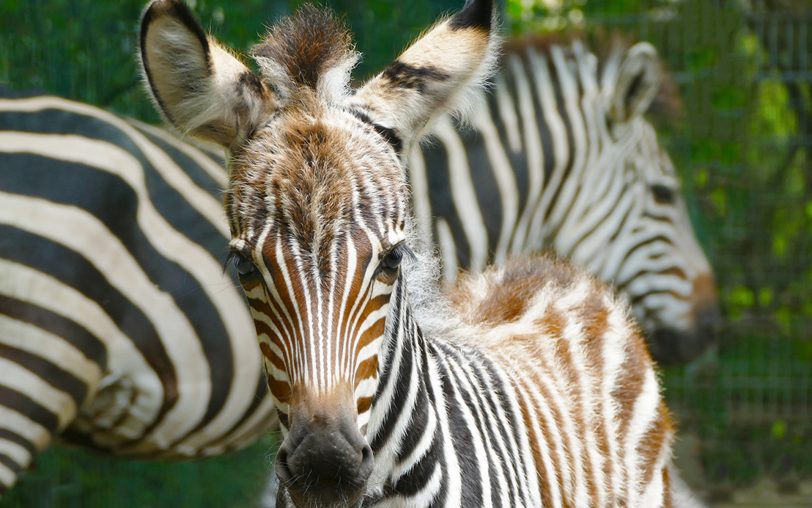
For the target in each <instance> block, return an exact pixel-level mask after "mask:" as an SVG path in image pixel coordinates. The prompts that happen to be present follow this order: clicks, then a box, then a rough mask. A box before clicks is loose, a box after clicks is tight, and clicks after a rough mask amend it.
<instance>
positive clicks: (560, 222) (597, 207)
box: [409, 39, 718, 362]
mask: <svg viewBox="0 0 812 508" xmlns="http://www.w3.org/2000/svg"><path fill="white" fill-rule="evenodd" d="M542 42H543V43H542ZM660 73H661V70H660V64H659V62H658V61H657V59H656V52H655V50H654V48H652V47H651V45H649V44H647V43H640V44H637V45H634V46H632V47H626V46H623V45H620V44H616V46H615V48H614V50H613V51H611V52H609V56H607V57H603V58H600V59H599V58H598V57H597V56H596V55H595V54H593V53H592V52H590V51H589V50H588V49H587V48H586V47H585V45H584V44H583V43H582V42H580V41H575V42H569V43H566V42H562V43H555V42H552V43H551V42H550V41H539V40H533V39H531V40H528V41H516V42H513V43H512V44H511V45H510V48H509V49H507V50H506V52H505V55H504V56H503V61H502V66H501V70H500V72H499V73H498V74H497V75H496V77H495V79H494V86H493V88H492V90H491V91H490V92H481V93H480V94H479V95H477V96H476V98H475V100H474V104H473V107H471V115H470V117H469V118H468V119H467V123H468V124H470V127H469V128H466V127H463V128H461V127H460V126H459V125H458V124H457V123H456V122H455V121H454V120H453V119H451V118H450V117H445V118H442V119H441V120H440V121H438V122H437V123H436V124H435V125H434V127H433V130H432V134H433V137H434V142H433V143H430V144H429V145H428V146H426V147H422V148H420V149H417V148H416V149H414V150H413V151H412V152H411V154H410V160H409V163H410V168H409V171H410V184H411V187H412V189H413V196H414V208H415V216H416V223H417V227H418V230H419V232H420V235H421V238H422V240H423V242H424V243H425V244H426V245H434V244H436V245H437V246H438V247H439V250H440V253H441V256H442V259H443V262H444V273H445V277H446V279H447V280H453V279H454V278H455V277H456V274H457V270H458V268H467V269H470V270H472V271H474V272H477V271H480V270H481V269H482V268H483V267H484V266H486V265H487V264H489V263H492V262H494V263H497V264H500V263H502V262H504V260H505V259H506V258H507V257H508V256H511V255H519V254H522V253H527V252H537V251H541V250H551V251H554V252H555V253H556V254H558V255H560V256H563V257H566V258H569V259H571V260H573V261H574V262H576V263H578V264H579V265H581V266H584V267H585V268H587V269H588V270H589V271H590V272H592V273H594V274H597V275H599V276H600V277H601V278H602V279H603V280H605V281H608V282H612V283H614V284H616V285H617V286H618V287H619V288H620V289H621V290H623V291H624V292H625V293H626V294H627V295H628V297H629V299H630V301H631V303H632V306H633V308H634V311H635V314H636V316H637V318H638V319H639V320H640V322H641V324H642V325H643V326H644V328H646V330H647V331H648V332H650V333H652V334H653V337H652V341H651V345H652V350H653V353H654V354H655V357H657V358H658V359H659V360H661V361H665V362H681V361H687V360H690V359H692V358H693V357H695V356H696V355H697V354H699V353H700V352H702V351H703V350H704V349H705V348H706V347H707V345H708V344H709V343H711V342H712V341H713V336H712V333H711V328H712V325H713V323H714V321H715V320H716V318H717V316H718V309H717V305H716V297H715V294H714V285H713V275H712V272H711V268H710V265H709V263H708V260H707V258H706V257H705V254H704V253H703V252H702V249H701V247H700V246H699V244H698V242H697V240H696V238H695V235H694V232H693V230H692V227H691V224H690V220H689V218H688V214H687V211H686V208H685V204H684V201H683V199H682V197H681V195H680V184H679V180H678V176H677V175H676V173H675V171H674V168H673V165H672V164H671V161H670V159H669V157H668V155H667V154H666V153H665V151H664V150H663V148H662V147H661V146H660V144H659V142H658V140H657V136H656V133H655V132H654V129H653V127H652V126H651V124H650V123H649V122H648V121H647V120H646V119H645V118H644V117H643V113H644V111H645V109H646V108H647V107H648V105H649V104H650V102H651V100H652V98H653V97H654V94H655V93H656V92H657V89H658V87H659V74H660Z"/></svg>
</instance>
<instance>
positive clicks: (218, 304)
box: [0, 97, 276, 491]
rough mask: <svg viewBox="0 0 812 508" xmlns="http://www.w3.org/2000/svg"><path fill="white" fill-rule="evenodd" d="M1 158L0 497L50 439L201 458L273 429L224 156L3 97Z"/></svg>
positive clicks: (111, 119) (109, 120) (52, 105)
mask: <svg viewBox="0 0 812 508" xmlns="http://www.w3.org/2000/svg"><path fill="white" fill-rule="evenodd" d="M0 157H2V161H3V162H2V168H0V281H1V282H0V372H2V375H1V376H0V491H1V490H2V488H3V486H5V485H10V484H11V483H13V481H14V478H15V476H16V474H17V473H18V472H19V471H20V470H21V469H23V468H25V467H26V466H27V465H28V464H29V463H30V461H31V459H32V458H33V456H34V455H35V453H36V452H37V451H38V450H40V449H42V448H44V447H45V446H46V445H47V444H48V442H49V441H50V439H51V436H52V435H53V434H57V433H62V434H63V436H64V437H65V439H66V440H68V441H71V442H77V443H80V444H83V445H86V446H90V447H93V448H96V449H99V450H105V451H108V452H112V453H115V454H120V455H126V456H135V457H160V456H169V457H194V456H205V455H212V454H219V453H222V452H224V451H226V450H230V449H234V448H239V447H242V446H245V445H247V444H249V443H252V442H254V441H255V440H256V438H257V437H258V436H260V435H262V434H263V433H265V432H267V431H268V430H269V429H271V428H274V427H275V425H276V424H275V415H274V414H273V412H272V410H271V401H270V398H269V397H268V394H267V388H266V386H265V380H264V376H263V373H262V367H261V364H260V362H259V360H258V358H257V357H256V355H255V354H254V353H255V351H256V342H255V339H254V336H253V335H254V332H253V325H252V323H251V319H250V316H249V314H248V312H247V310H246V308H245V304H244V298H243V296H242V295H241V294H240V293H239V292H238V291H237V289H236V287H235V286H234V284H233V282H232V280H231V278H230V277H229V276H227V275H224V272H223V264H222V263H223V259H224V257H225V253H224V247H223V239H224V237H225V235H226V228H225V221H224V220H223V217H222V211H221V210H222V209H221V205H220V203H219V202H218V198H217V195H218V194H219V192H220V189H221V188H222V187H223V185H224V181H225V174H224V173H223V170H222V163H221V162H220V161H219V160H217V159H215V158H212V157H210V156H208V155H206V154H205V153H204V152H202V151H200V150H197V149H194V148H193V147H190V146H189V145H188V144H186V143H182V142H180V141H178V140H177V139H175V138H173V137H172V136H170V135H168V134H167V133H166V132H164V131H159V130H157V129H154V128H152V127H148V126H145V125H140V124H134V123H132V122H126V121H124V120H122V119H120V118H118V117H115V116H114V115H111V114H109V113H105V112H103V111H101V110H99V109H97V108H93V107H90V106H86V105H82V104H78V103H75V102H69V101H65V100H61V99H58V98H53V97H31V98H20V99H0Z"/></svg>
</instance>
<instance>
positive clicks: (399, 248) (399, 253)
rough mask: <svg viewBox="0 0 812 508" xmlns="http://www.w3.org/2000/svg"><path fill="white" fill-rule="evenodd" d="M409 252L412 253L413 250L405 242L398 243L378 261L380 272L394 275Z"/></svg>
mask: <svg viewBox="0 0 812 508" xmlns="http://www.w3.org/2000/svg"><path fill="white" fill-rule="evenodd" d="M409 254H411V251H410V250H409V248H408V247H406V245H404V244H403V243H399V244H397V245H396V246H395V247H393V248H392V249H391V250H389V252H387V253H386V254H384V255H383V256H382V257H381V260H380V262H379V263H378V271H379V273H381V274H384V275H389V276H394V275H395V274H396V273H397V271H398V268H399V267H400V263H401V261H403V256H404V255H409Z"/></svg>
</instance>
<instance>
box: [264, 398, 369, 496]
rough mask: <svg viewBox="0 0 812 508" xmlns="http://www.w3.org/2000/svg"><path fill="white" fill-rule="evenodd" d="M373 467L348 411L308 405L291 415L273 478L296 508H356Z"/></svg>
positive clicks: (353, 416) (323, 405) (365, 443)
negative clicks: (274, 477)
mask: <svg viewBox="0 0 812 508" xmlns="http://www.w3.org/2000/svg"><path fill="white" fill-rule="evenodd" d="M373 462H374V461H373V456H372V449H371V448H370V447H369V445H368V444H367V442H366V440H365V439H364V437H363V436H362V435H361V433H360V431H359V430H358V426H357V424H356V419H355V415H354V413H353V412H352V411H348V410H341V409H339V410H336V409H335V407H334V406H333V407H330V405H328V404H308V405H307V406H306V407H300V408H299V409H298V410H297V411H296V413H295V414H294V415H293V418H292V424H291V428H290V432H289V433H288V436H287V438H286V439H285V441H284V442H283V443H282V446H280V448H279V452H278V454H277V457H276V474H277V475H278V476H279V480H280V484H281V485H283V486H284V487H285V488H286V489H287V492H288V494H289V495H290V499H291V501H293V503H294V504H295V505H296V506H325V507H326V506H330V507H332V506H335V507H338V506H354V505H356V503H357V501H358V500H359V499H360V498H361V496H362V495H363V494H364V492H365V490H366V483H367V479H368V478H369V475H370V473H371V472H372V466H373Z"/></svg>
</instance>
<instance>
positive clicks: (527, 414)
mask: <svg viewBox="0 0 812 508" xmlns="http://www.w3.org/2000/svg"><path fill="white" fill-rule="evenodd" d="M500 357H501V355H500ZM502 360H503V361H502V365H511V364H512V362H511V361H509V360H507V359H505V358H504V357H502ZM510 381H511V383H513V385H514V391H515V392H516V395H517V397H518V398H519V408H520V409H521V411H522V421H524V427H525V429H527V439H528V441H529V444H530V450H531V451H532V453H533V462H535V464H536V473H537V475H538V482H539V490H540V491H541V504H542V506H552V505H553V499H552V497H550V489H548V488H545V486H546V485H551V484H552V482H553V481H554V478H552V477H551V475H550V472H548V471H547V467H546V466H545V465H544V458H543V457H542V455H541V449H540V445H539V443H541V440H542V439H544V436H540V435H538V434H536V430H535V428H534V427H533V423H532V417H531V414H532V415H535V416H536V417H537V419H538V421H539V430H540V431H541V432H542V433H543V432H544V431H545V430H546V424H545V420H544V418H543V417H542V416H541V410H540V409H539V407H538V405H537V404H536V403H535V401H533V400H528V397H527V396H526V395H525V391H527V390H529V388H528V387H527V386H523V385H524V383H523V382H522V381H521V380H519V379H516V378H515V377H512V376H511V379H510Z"/></svg>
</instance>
